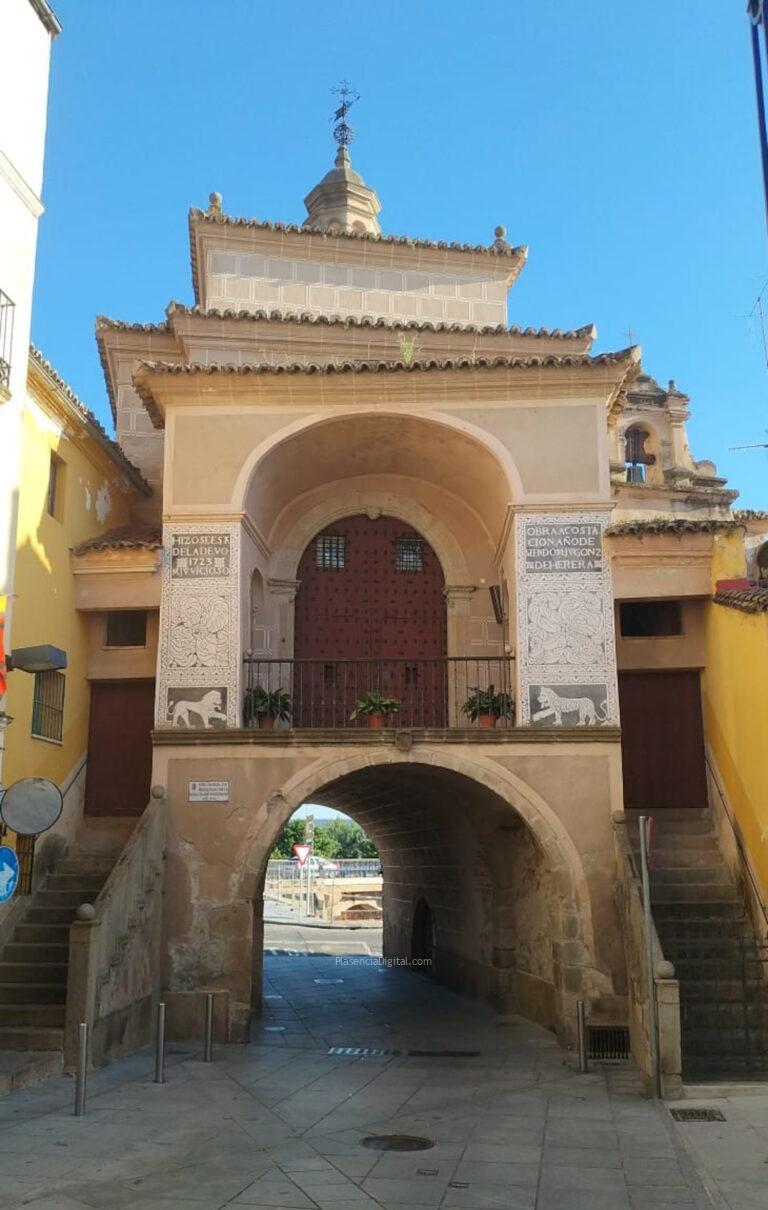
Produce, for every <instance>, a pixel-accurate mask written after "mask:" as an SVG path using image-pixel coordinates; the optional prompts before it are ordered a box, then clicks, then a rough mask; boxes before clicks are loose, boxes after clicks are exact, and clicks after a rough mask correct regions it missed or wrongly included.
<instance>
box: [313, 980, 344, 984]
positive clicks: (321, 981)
mask: <svg viewBox="0 0 768 1210" xmlns="http://www.w3.org/2000/svg"><path fill="white" fill-rule="evenodd" d="M343 982H344V980H343V979H313V983H343Z"/></svg>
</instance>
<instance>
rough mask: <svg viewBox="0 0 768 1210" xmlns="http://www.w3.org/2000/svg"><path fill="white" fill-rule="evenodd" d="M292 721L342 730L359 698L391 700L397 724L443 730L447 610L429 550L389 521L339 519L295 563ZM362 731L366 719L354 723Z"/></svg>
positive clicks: (419, 539)
mask: <svg viewBox="0 0 768 1210" xmlns="http://www.w3.org/2000/svg"><path fill="white" fill-rule="evenodd" d="M298 579H299V582H300V588H299V591H298V594H297V598H296V629H295V657H296V659H297V660H311V661H317V663H312V664H306V665H302V664H299V665H297V666H296V670H295V676H294V719H295V721H296V723H297V725H298V726H314V727H334V726H335V727H340V726H349V725H350V723H349V715H350V712H351V710H352V707H353V705H354V702H355V701H356V700H357V698H358V697H361V696H362V695H363V694H365V693H366V692H368V691H369V690H376V691H378V692H379V693H381V694H383V695H384V696H385V697H394V698H397V699H398V701H399V702H400V703H401V709H400V712H399V714H398V715H397V718H396V720H395V721H396V722H398V723H399V724H400V725H405V726H445V721H446V717H447V704H446V666H445V656H446V605H445V596H444V594H443V585H444V580H443V573H442V568H441V567H440V563H439V562H438V559H437V556H436V554H435V552H434V551H433V549H432V547H431V546H430V545H429V543H428V542H426V541H425V540H424V539H423V538H422V537H421V536H420V534H418V533H417V532H416V530H414V529H412V528H411V527H410V526H408V525H404V524H403V522H402V521H397V520H395V519H394V518H393V517H379V518H378V519H377V520H375V521H372V520H370V518H368V517H364V516H360V517H347V518H345V519H344V520H343V521H338V522H336V523H335V524H334V525H331V526H328V528H327V529H324V530H323V531H322V533H320V534H318V535H317V537H316V538H314V539H313V541H312V542H311V543H310V544H309V546H308V547H307V549H306V550H305V551H304V554H303V555H302V558H301V562H300V563H299V570H298ZM362 721H363V723H365V719H363V720H362Z"/></svg>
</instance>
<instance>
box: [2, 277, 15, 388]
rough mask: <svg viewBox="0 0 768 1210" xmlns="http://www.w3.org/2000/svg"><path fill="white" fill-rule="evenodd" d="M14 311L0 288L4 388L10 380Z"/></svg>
mask: <svg viewBox="0 0 768 1210" xmlns="http://www.w3.org/2000/svg"><path fill="white" fill-rule="evenodd" d="M15 312H16V305H15V303H13V302H12V301H11V299H10V298H9V297H8V295H7V294H4V293H3V291H2V290H0V387H5V388H6V390H7V389H8V387H9V386H10V382H11V348H12V345H13V317H14V314H15Z"/></svg>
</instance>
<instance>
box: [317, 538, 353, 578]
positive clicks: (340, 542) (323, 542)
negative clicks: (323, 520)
mask: <svg viewBox="0 0 768 1210" xmlns="http://www.w3.org/2000/svg"><path fill="white" fill-rule="evenodd" d="M346 544H347V540H346V538H344V537H342V535H341V534H320V537H319V538H316V539H315V564H316V566H317V567H324V568H325V569H326V570H328V571H341V570H342V568H343V567H344V556H345V554H346Z"/></svg>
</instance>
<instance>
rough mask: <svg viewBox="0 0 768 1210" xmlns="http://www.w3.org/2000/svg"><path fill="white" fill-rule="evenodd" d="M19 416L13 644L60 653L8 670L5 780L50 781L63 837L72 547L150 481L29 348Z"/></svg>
mask: <svg viewBox="0 0 768 1210" xmlns="http://www.w3.org/2000/svg"><path fill="white" fill-rule="evenodd" d="M22 423H23V436H22V464H21V473H20V483H21V489H20V496H19V513H18V538H17V543H18V544H17V553H16V577H15V591H14V599H13V603H12V609H13V635H12V639H13V642H12V646H13V650H14V651H16V652H20V651H21V652H23V650H24V649H26V648H29V647H37V646H39V645H46V644H47V645H51V646H52V647H55V648H58V649H60V650H61V651H63V652H64V653H66V667H65V668H63V669H56V668H51V669H48V670H46V671H38V672H26V671H25V670H24V668H23V667H22V666H19V665H17V666H16V667H15V668H13V670H12V671H10V672H9V674H8V695H7V700H6V709H7V711H8V713H9V714H10V715H11V716H12V718H13V723H12V725H11V726H10V727H9V728H8V729H7V730H6V731H5V733H4V738H5V763H4V770H3V772H4V781H5V785H6V786H9V785H11V784H12V783H13V782H14V781H16V780H17V779H18V778H21V777H30V776H36V777H46V778H49V779H50V780H51V781H53V782H55V783H56V784H57V785H58V786H59V787H60V789H61V791H62V793H63V795H64V811H63V812H62V816H61V819H60V821H59V824H57V826H56V831H58V832H59V833H61V834H64V835H65V836H70V835H71V834H72V832H73V831H74V829H75V828H76V827H77V825H78V823H79V821H80V819H81V817H82V803H83V798H84V792H85V767H86V752H87V747H88V728H89V711H90V687H89V681H88V643H89V619H88V615H87V614H83V613H78V612H77V611H76V607H75V579H74V577H73V575H72V562H71V559H72V555H71V552H72V550H73V548H74V547H76V546H78V545H80V544H82V543H83V542H85V541H87V540H88V539H92V538H93V537H94V536H96V535H98V534H101V533H103V532H105V531H107V530H113V529H114V528H115V527H119V526H121V525H123V524H125V523H126V522H127V521H128V519H129V516H130V507H131V503H132V501H134V500H136V499H138V498H139V497H140V496H141V495H144V494H148V493H149V490H150V489H149V488H148V486H147V484H146V482H145V481H144V479H143V478H142V476H141V475H140V474H139V472H138V471H137V470H136V469H135V468H134V467H133V466H132V465H131V463H130V462H129V461H128V460H127V458H126V457H125V456H124V455H123V454H122V452H121V451H120V449H119V448H118V446H117V445H116V444H115V443H114V442H113V441H111V440H110V438H109V437H108V436H107V434H106V432H105V431H104V429H103V428H102V427H101V425H100V424H99V422H98V421H97V419H96V417H95V416H94V415H93V413H92V412H90V411H89V410H88V409H87V408H86V407H85V406H84V405H83V404H82V403H81V401H80V400H79V399H78V398H77V397H76V396H75V395H74V394H73V392H72V391H71V390H70V389H69V387H68V386H67V385H66V383H64V382H63V381H62V380H61V378H60V377H59V376H58V374H57V373H56V371H55V370H54V369H53V367H52V366H51V365H50V364H49V363H48V362H47V361H46V360H45V359H44V357H43V356H42V355H41V354H40V353H39V352H38V351H37V350H36V349H34V348H33V349H31V351H30V354H29V368H28V378H27V393H26V397H25V400H24V408H23V417H22ZM103 641H104V642H106V634H105V635H104V636H103ZM23 663H24V658H23V656H20V657H19V664H21V665H23Z"/></svg>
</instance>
